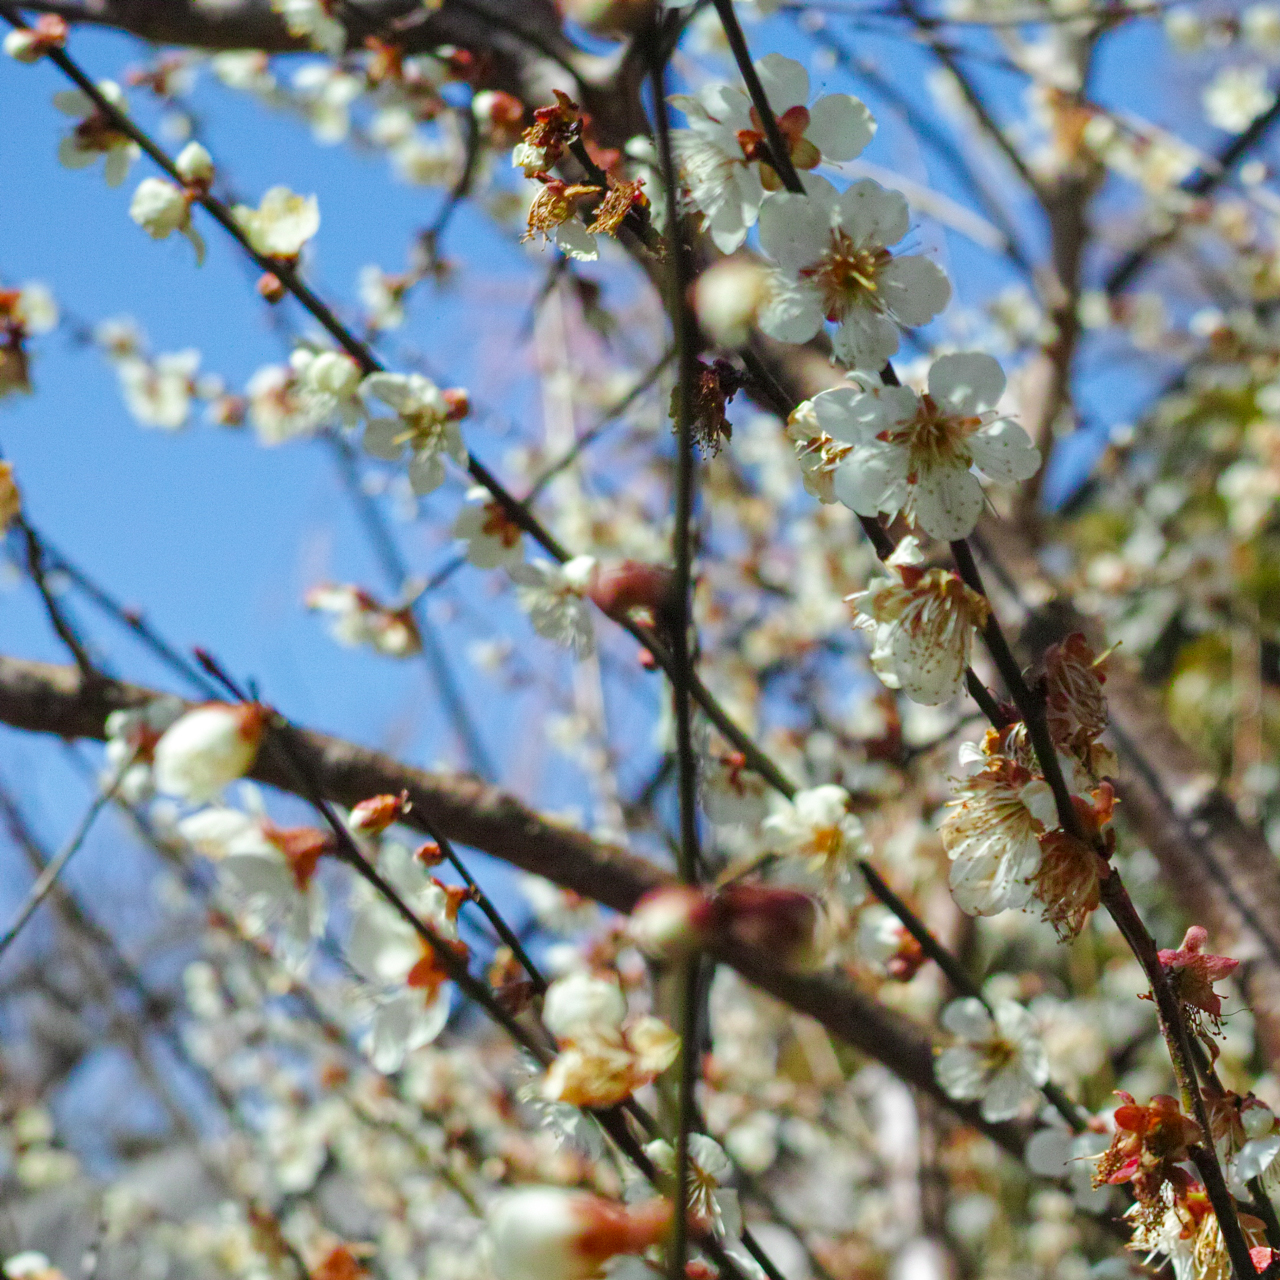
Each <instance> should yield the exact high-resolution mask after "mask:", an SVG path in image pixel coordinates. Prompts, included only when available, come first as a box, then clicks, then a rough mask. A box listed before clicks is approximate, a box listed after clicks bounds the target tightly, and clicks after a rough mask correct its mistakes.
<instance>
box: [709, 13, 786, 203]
mask: <svg viewBox="0 0 1280 1280" xmlns="http://www.w3.org/2000/svg"><path fill="white" fill-rule="evenodd" d="M715 6H716V14H717V16H718V17H719V19H720V25H721V26H722V27H723V28H724V34H725V39H727V40H728V41H729V51H730V52H731V53H732V54H733V60H734V62H736V63H737V64H738V70H739V72H741V74H742V82H743V84H745V85H746V87H747V95H748V96H749V97H750V99H751V105H752V106H753V107H755V109H756V114H757V115H758V116H759V117H760V124H761V127H762V128H763V129H764V136H765V140H766V141H767V142H768V144H769V162H770V164H771V165H772V166H773V171H774V172H775V173H776V174H777V175H778V177H779V178H781V179H782V185H783V186H784V187H786V189H787V190H788V191H793V192H795V193H796V194H797V195H803V194H804V184H803V183H802V182H801V181H800V175H799V174H798V173H797V172H796V167H795V165H794V164H792V162H791V151H790V148H788V146H787V144H786V141H785V139H784V138H783V136H782V130H781V129H779V128H778V119H777V117H776V116H775V115H774V114H773V108H772V107H771V106H770V105H769V99H768V97H767V96H766V95H765V91H764V86H763V85H762V84H761V83H760V76H759V75H758V74H757V72H756V68H755V64H754V63H753V62H752V61H751V50H750V49H748V48H747V39H746V37H745V36H744V35H743V34H742V27H741V26H740V25H739V23H738V15H737V14H736V13H735V12H734V9H733V0H715Z"/></svg>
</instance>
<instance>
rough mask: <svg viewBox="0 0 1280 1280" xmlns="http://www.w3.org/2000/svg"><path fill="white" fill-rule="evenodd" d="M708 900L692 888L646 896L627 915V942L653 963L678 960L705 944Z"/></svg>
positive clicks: (657, 891)
mask: <svg viewBox="0 0 1280 1280" xmlns="http://www.w3.org/2000/svg"><path fill="white" fill-rule="evenodd" d="M710 924H711V899H710V898H709V896H708V895H707V893H706V892H705V891H704V890H702V889H698V888H695V887H693V886H692V885H668V886H664V887H663V888H661V889H653V890H651V891H650V892H649V893H646V894H645V895H644V897H643V898H641V899H640V901H639V902H638V903H637V904H636V909H635V910H634V911H633V912H632V913H631V926H630V933H631V940H632V941H633V942H634V943H635V944H636V946H637V947H639V948H640V950H641V951H643V952H644V953H645V955H647V956H650V957H651V958H652V959H654V960H679V959H682V958H684V957H686V956H690V955H692V954H693V953H694V952H695V951H697V950H698V949H699V948H700V947H701V946H703V945H704V944H705V943H706V940H707V935H708V930H709V927H710Z"/></svg>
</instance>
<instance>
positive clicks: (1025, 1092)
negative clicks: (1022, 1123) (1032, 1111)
mask: <svg viewBox="0 0 1280 1280" xmlns="http://www.w3.org/2000/svg"><path fill="white" fill-rule="evenodd" d="M1038 1094H1039V1090H1038V1089H1037V1088H1036V1086H1035V1085H1034V1084H1033V1083H1032V1082H1031V1081H1030V1080H1029V1079H1028V1078H1027V1076H1026V1075H1025V1074H1024V1073H1023V1071H1022V1068H1021V1066H1020V1064H1019V1063H1018V1062H1017V1061H1016V1060H1015V1061H1014V1062H1011V1063H1010V1064H1009V1065H1008V1066H1007V1067H1005V1068H1004V1069H1003V1070H1001V1071H998V1072H997V1073H996V1076H995V1079H993V1080H992V1081H991V1084H990V1085H989V1087H988V1088H987V1092H986V1096H985V1097H984V1098H983V1099H982V1118H983V1119H984V1120H986V1121H987V1122H988V1123H989V1124H997V1123H999V1121H1001V1120H1012V1119H1013V1118H1014V1116H1016V1115H1017V1114H1018V1113H1019V1112H1020V1111H1021V1110H1022V1109H1023V1107H1025V1106H1026V1105H1027V1104H1028V1103H1029V1102H1032V1101H1034V1100H1035V1098H1036V1097H1037V1096H1038Z"/></svg>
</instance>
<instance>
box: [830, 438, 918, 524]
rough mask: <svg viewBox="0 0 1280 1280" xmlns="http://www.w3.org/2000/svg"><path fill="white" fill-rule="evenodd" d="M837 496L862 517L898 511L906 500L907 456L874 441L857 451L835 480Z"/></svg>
mask: <svg viewBox="0 0 1280 1280" xmlns="http://www.w3.org/2000/svg"><path fill="white" fill-rule="evenodd" d="M832 489H833V490H834V491H835V495H836V497H837V498H839V499H840V501H841V502H843V503H844V505H845V506H846V507H848V508H849V509H850V510H851V511H856V512H857V514H858V515H860V516H875V515H879V514H880V513H881V512H885V513H892V512H896V511H899V510H900V509H901V507H902V504H903V502H904V501H905V500H906V496H907V456H906V453H905V452H904V451H903V450H902V449H896V448H894V447H893V446H892V445H886V444H884V443H883V442H882V441H879V440H872V441H870V442H868V443H867V444H864V445H860V446H859V447H858V448H856V449H854V450H853V451H852V452H851V453H850V454H849V455H848V456H847V457H846V458H845V459H844V461H843V462H841V464H840V465H839V466H838V467H837V468H836V472H835V475H834V476H833V477H832Z"/></svg>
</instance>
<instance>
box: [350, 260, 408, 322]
mask: <svg viewBox="0 0 1280 1280" xmlns="http://www.w3.org/2000/svg"><path fill="white" fill-rule="evenodd" d="M411 283H412V277H410V276H405V275H399V276H395V275H391V274H389V273H388V272H386V271H383V269H382V268H381V267H379V266H377V265H376V264H374V263H370V264H369V265H367V266H363V267H361V268H360V274H359V276H358V278H357V282H356V291H357V292H358V293H359V295H360V302H361V303H362V305H363V306H364V307H365V309H366V310H367V311H368V312H369V323H370V324H371V325H372V326H373V327H374V328H376V329H398V328H399V327H400V326H401V325H402V324H404V319H405V311H404V295H405V293H406V291H407V290H408V288H409V285H410V284H411Z"/></svg>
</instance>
